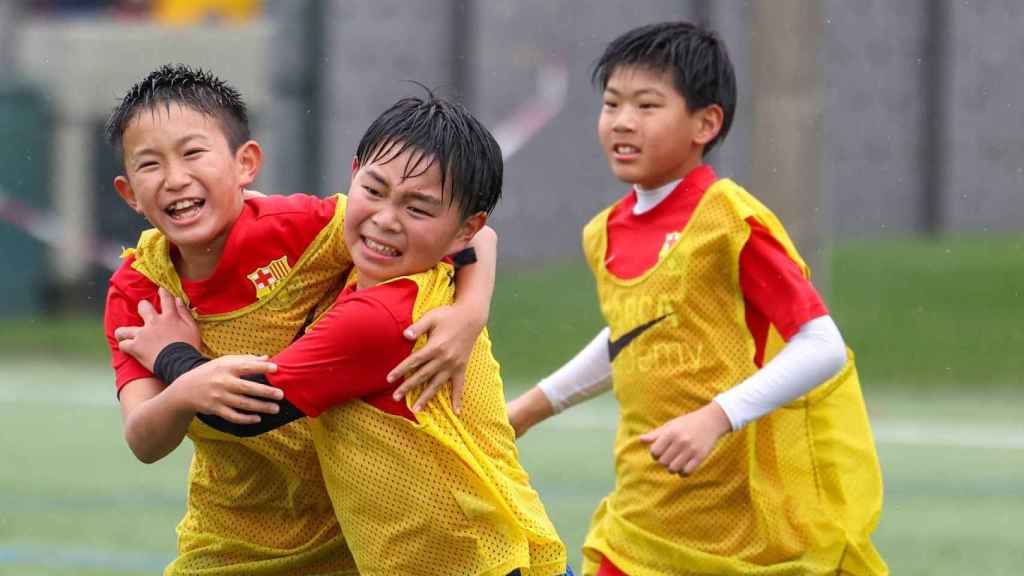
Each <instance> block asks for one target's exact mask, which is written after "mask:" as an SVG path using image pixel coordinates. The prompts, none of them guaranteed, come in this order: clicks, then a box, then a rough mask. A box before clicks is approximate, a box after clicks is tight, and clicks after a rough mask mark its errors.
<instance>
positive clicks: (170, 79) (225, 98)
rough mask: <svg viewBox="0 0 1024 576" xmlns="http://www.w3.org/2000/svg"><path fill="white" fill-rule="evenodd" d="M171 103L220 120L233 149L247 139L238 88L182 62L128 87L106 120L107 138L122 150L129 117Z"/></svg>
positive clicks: (245, 117)
mask: <svg viewBox="0 0 1024 576" xmlns="http://www.w3.org/2000/svg"><path fill="white" fill-rule="evenodd" d="M172 103H175V104H179V105H181V106H184V107H187V108H191V109H193V110H195V111H197V112H201V113H202V114H205V115H207V116H210V117H211V118H214V119H216V120H217V121H218V122H220V125H221V129H222V130H223V131H224V137H225V138H226V139H227V141H228V145H229V146H230V147H231V151H232V152H235V151H237V150H238V147H239V146H241V145H242V144H244V143H246V142H247V141H249V138H250V136H249V113H248V111H247V110H246V107H245V102H244V101H243V100H242V95H241V94H240V93H239V92H238V90H236V89H234V88H233V87H232V86H231V85H229V84H228V83H227V82H224V81H223V80H221V79H220V78H217V77H216V76H214V75H213V74H212V73H210V72H207V71H205V70H201V69H198V68H191V67H189V66H186V65H184V64H173V65H172V64H164V65H163V66H161V67H159V68H157V69H156V70H154V71H152V72H150V73H149V75H148V76H146V77H145V78H143V79H142V80H141V81H139V82H138V83H136V84H135V85H134V86H132V87H131V88H129V89H128V92H127V93H126V94H125V95H124V98H122V99H121V103H120V104H118V105H117V107H116V108H114V111H113V112H111V114H110V118H109V119H108V120H107V125H106V130H105V132H106V137H107V141H108V142H109V143H110V145H111V146H112V147H113V148H114V151H115V152H116V153H117V154H119V155H120V154H123V152H124V151H123V150H122V148H121V144H122V138H123V137H124V131H125V128H127V127H128V124H129V123H130V122H131V121H132V119H134V118H135V116H136V115H137V114H138V113H139V112H140V111H142V110H154V109H156V107H157V106H161V105H162V106H166V107H170V105H171V104H172Z"/></svg>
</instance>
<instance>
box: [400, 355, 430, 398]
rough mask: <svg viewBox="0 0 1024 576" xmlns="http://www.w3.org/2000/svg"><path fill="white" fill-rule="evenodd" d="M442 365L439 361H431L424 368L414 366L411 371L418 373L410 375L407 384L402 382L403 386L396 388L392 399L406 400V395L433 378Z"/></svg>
mask: <svg viewBox="0 0 1024 576" xmlns="http://www.w3.org/2000/svg"><path fill="white" fill-rule="evenodd" d="M440 364H441V362H440V361H438V360H431V361H430V362H427V364H426V365H424V366H420V367H418V368H417V367H415V366H413V367H412V368H410V369H411V370H415V371H416V372H415V373H413V374H411V375H409V376H408V377H407V378H406V379H405V382H402V384H401V385H400V386H399V387H398V388H395V392H394V393H393V394H392V397H393V398H394V399H395V400H401V399H402V398H404V397H405V395H406V394H408V393H409V391H410V390H413V389H414V388H416V387H417V386H419V385H421V384H423V383H424V382H427V381H428V380H429V379H430V378H432V377H433V376H434V375H435V374H436V373H437V371H438V370H440V368H441V366H440Z"/></svg>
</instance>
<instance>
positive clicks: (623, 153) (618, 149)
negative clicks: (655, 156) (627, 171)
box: [612, 144, 640, 159]
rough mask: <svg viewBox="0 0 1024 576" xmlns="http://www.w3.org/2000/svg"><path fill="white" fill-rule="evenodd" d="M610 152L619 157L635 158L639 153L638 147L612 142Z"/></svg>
mask: <svg viewBox="0 0 1024 576" xmlns="http://www.w3.org/2000/svg"><path fill="white" fill-rule="evenodd" d="M612 153H613V154H615V157H616V158H619V159H630V158H636V157H637V156H639V155H640V149H639V148H637V147H636V146H633V145H632V144H612Z"/></svg>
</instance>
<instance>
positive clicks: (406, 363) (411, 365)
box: [388, 347, 428, 400]
mask: <svg viewBox="0 0 1024 576" xmlns="http://www.w3.org/2000/svg"><path fill="white" fill-rule="evenodd" d="M427 355H428V354H427V347H424V348H422V349H421V350H419V351H418V352H416V353H413V354H410V355H409V356H407V357H406V358H405V360H402V361H401V362H399V363H398V366H395V367H394V368H393V369H392V370H391V372H388V382H389V383H391V384H394V383H395V382H398V381H399V380H401V379H402V377H403V376H405V375H406V374H407V373H409V372H412V371H414V370H416V367H417V366H420V365H421V364H423V363H424V362H426V360H427V358H426V357H427ZM409 388H412V385H409V380H408V379H406V381H405V382H404V383H403V384H402V385H401V386H399V390H405V391H406V392H407V391H408V390H409ZM396 393H397V390H396ZM403 395H404V392H403ZM401 399H402V396H395V400H401Z"/></svg>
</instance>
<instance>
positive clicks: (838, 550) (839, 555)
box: [583, 180, 887, 576]
mask: <svg viewBox="0 0 1024 576" xmlns="http://www.w3.org/2000/svg"><path fill="white" fill-rule="evenodd" d="M610 210H611V209H610V208H609V209H607V210H605V211H604V212H602V213H601V214H599V215H598V216H597V217H595V218H594V219H593V220H592V221H591V222H590V223H589V224H588V225H587V226H586V227H585V229H584V232H583V247H584V252H585V253H586V255H587V260H588V262H589V263H590V265H591V268H592V269H593V272H594V276H595V279H596V282H597V291H598V298H599V300H600V304H601V310H602V313H603V314H604V317H605V319H606V320H607V322H608V325H609V327H610V329H611V335H610V338H609V343H610V346H609V349H610V351H611V353H612V356H613V358H612V379H613V388H614V391H615V396H616V398H617V400H618V403H619V424H618V432H617V437H616V440H615V471H616V481H615V488H614V490H613V492H612V493H611V494H610V495H608V496H607V497H606V498H605V499H604V500H603V501H602V502H601V503H600V504H599V506H598V509H597V511H596V512H595V513H594V516H593V518H592V520H591V527H590V532H589V534H588V536H587V540H586V543H585V545H584V557H585V565H584V573H585V574H593V573H594V572H595V571H596V568H597V563H598V562H599V561H600V556H601V555H604V556H606V557H608V559H609V560H611V561H612V562H613V563H614V564H615V565H617V566H618V567H619V568H621V569H622V570H624V571H625V572H626V573H628V574H630V575H631V576H655V575H659V576H661V575H665V576H667V575H672V576H681V575H686V574H736V575H740V574H743V575H763V576H768V575H772V576H782V575H793V576H797V575H800V576H805V575H817V574H821V575H824V574H829V575H834V574H858V575H875V574H885V573H887V569H886V567H885V563H884V562H882V560H881V558H880V557H879V556H878V553H877V552H876V551H875V548H874V547H873V545H872V544H871V542H870V540H869V535H870V533H871V532H872V531H873V530H874V528H875V525H876V524H877V520H878V514H879V512H880V510H881V503H882V484H881V474H880V471H879V466H878V460H877V456H876V454H875V448H874V442H873V439H872V435H871V430H870V427H869V424H868V419H867V413H866V410H865V408H864V402H863V399H862V397H861V392H860V386H859V384H858V380H857V374H856V371H855V369H854V366H853V356H852V354H850V355H849V358H850V359H849V361H848V362H847V365H846V367H845V368H844V369H843V370H842V371H841V372H840V373H839V374H838V375H837V376H836V377H834V378H833V379H832V380H831V381H829V382H827V383H825V384H823V385H821V386H819V387H818V388H816V389H815V390H813V391H812V392H811V393H809V394H808V395H807V396H805V397H802V398H800V399H798V400H796V401H794V402H792V403H791V404H789V405H787V406H785V407H782V408H780V409H778V410H775V411H774V412H772V413H770V414H768V415H766V416H764V417H762V418H760V419H759V420H757V421H755V422H753V423H751V424H749V425H747V426H746V427H745V428H744V429H742V430H740V431H738V432H735V433H731V434H727V435H726V436H724V437H723V438H722V439H721V440H720V441H719V443H718V445H717V447H716V448H715V450H714V451H713V452H712V453H711V454H710V456H709V457H708V458H707V460H705V461H704V463H703V464H702V465H701V466H700V468H699V469H698V470H697V471H696V472H695V473H693V474H692V475H690V476H688V477H681V476H678V475H675V474H671V473H670V472H668V470H667V469H666V468H665V467H664V466H662V465H661V464H659V463H658V462H657V461H655V460H654V459H653V458H651V454H650V449H649V446H648V445H647V444H645V443H643V442H641V441H640V440H639V436H640V435H642V434H645V433H647V432H649V431H651V430H653V429H655V428H657V427H658V426H661V425H662V424H664V423H665V422H667V421H669V420H671V419H673V418H675V417H677V416H680V415H682V414H685V413H687V412H692V411H694V410H697V409H698V408H700V407H702V406H704V405H706V404H707V403H708V402H710V401H711V400H712V399H713V398H714V397H715V396H716V395H717V394H719V393H720V392H722V391H724V390H727V389H728V388H731V387H732V386H735V385H736V384H738V383H740V382H742V381H743V380H744V379H745V378H747V377H748V376H750V375H751V374H753V373H754V372H755V371H756V369H757V367H756V366H755V365H754V363H753V357H754V348H755V343H754V340H753V338H752V337H751V335H750V332H749V330H748V328H747V326H746V321H745V309H744V302H743V296H742V291H741V289H740V286H739V255H740V251H741V250H742V249H743V246H744V244H745V243H746V241H747V238H748V237H749V234H750V228H749V225H748V224H747V222H746V221H745V219H746V218H748V217H751V216H753V217H754V218H756V219H757V220H758V221H760V223H761V224H763V225H764V226H765V227H767V228H768V229H769V230H770V231H771V233H772V235H773V236H774V237H775V238H776V239H778V240H779V241H780V242H781V243H782V245H783V246H784V247H785V248H786V250H787V252H788V253H789V255H790V256H791V257H792V258H793V259H794V260H795V261H796V262H797V263H798V264H799V265H800V266H801V267H802V268H803V269H804V271H805V274H806V273H807V268H806V265H805V264H804V262H803V260H802V259H800V256H799V255H798V254H797V252H796V249H795V248H794V246H793V244H792V242H791V241H790V239H789V237H788V235H787V234H786V232H785V230H784V229H783V228H782V225H781V224H780V223H779V221H778V219H776V218H775V216H774V215H773V214H772V213H771V212H770V211H769V210H768V209H767V208H765V207H764V206H763V205H761V204H760V203H759V202H758V201H757V200H756V199H754V198H753V197H752V196H750V195H749V194H747V193H746V192H745V191H744V190H743V189H742V188H740V187H739V186H737V185H736V184H735V183H733V182H732V181H730V180H719V181H718V182H716V183H715V184H714V185H712V186H711V187H710V188H709V189H708V190H707V191H706V192H705V194H704V197H703V198H702V199H701V201H700V204H699V205H698V206H697V208H696V210H695V211H694V213H693V216H692V218H691V219H690V222H689V223H688V224H687V225H686V227H685V228H684V229H683V230H682V231H681V238H680V239H679V241H678V242H677V243H676V244H675V246H673V247H672V248H671V250H669V251H668V252H667V253H666V254H665V255H664V257H663V258H662V259H661V260H660V261H659V262H658V264H657V265H656V266H654V267H653V268H652V269H650V270H648V271H647V272H645V273H644V274H643V275H641V276H639V277H637V278H633V279H628V280H627V279H621V278H617V277H615V276H613V275H611V274H610V273H609V272H608V271H607V269H606V268H605V266H604V255H605V249H606V246H607V219H608V214H609V212H610ZM783 345H784V342H783V341H782V339H781V337H780V336H779V335H778V333H777V332H775V330H774V328H772V329H771V330H770V334H769V339H768V343H767V346H766V350H765V358H766V361H767V360H770V359H771V358H772V357H773V356H774V355H775V354H777V353H778V351H779V350H780V349H781V347H782V346H783Z"/></svg>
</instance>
